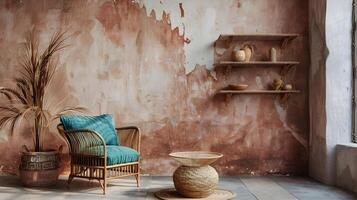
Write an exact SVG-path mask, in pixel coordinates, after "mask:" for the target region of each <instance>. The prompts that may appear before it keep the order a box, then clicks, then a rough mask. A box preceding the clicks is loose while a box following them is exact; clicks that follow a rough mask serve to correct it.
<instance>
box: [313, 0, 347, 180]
mask: <svg viewBox="0 0 357 200" xmlns="http://www.w3.org/2000/svg"><path fill="white" fill-rule="evenodd" d="M351 20H352V1H351V0H344V1H339V0H327V1H325V0H321V1H311V2H310V37H311V38H310V41H311V46H310V48H311V69H310V79H309V81H310V84H309V85H310V163H309V165H310V167H309V169H310V175H311V176H312V177H314V178H316V179H317V180H319V181H322V182H324V183H329V184H335V182H336V145H337V144H339V143H349V142H351V132H352V130H351V116H352V114H351V112H352V107H351V106H352V101H351V100H352V98H351V96H352V93H351V86H352V85H351V78H352V67H351V66H352V63H351V62H352V57H351V44H352V42H351V38H352V36H351V34H352V32H351V29H352V21H351ZM327 49H328V50H327ZM337 159H339V158H337Z"/></svg>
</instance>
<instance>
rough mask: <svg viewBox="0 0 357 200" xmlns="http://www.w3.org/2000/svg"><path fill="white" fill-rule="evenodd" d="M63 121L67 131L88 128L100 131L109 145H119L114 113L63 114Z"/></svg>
mask: <svg viewBox="0 0 357 200" xmlns="http://www.w3.org/2000/svg"><path fill="white" fill-rule="evenodd" d="M60 120H61V123H62V124H63V126H64V129H65V130H66V131H69V130H81V129H88V130H94V131H96V132H98V133H99V134H100V135H101V136H102V137H103V139H104V141H105V143H106V144H107V145H119V143H120V142H119V140H118V137H117V134H116V130H115V126H114V122H113V117H112V115H109V114H105V115H99V116H81V115H62V116H61V117H60Z"/></svg>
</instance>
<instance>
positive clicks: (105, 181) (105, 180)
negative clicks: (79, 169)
mask: <svg viewBox="0 0 357 200" xmlns="http://www.w3.org/2000/svg"><path fill="white" fill-rule="evenodd" d="M106 192H107V179H106V178H104V180H103V194H105V193H106Z"/></svg>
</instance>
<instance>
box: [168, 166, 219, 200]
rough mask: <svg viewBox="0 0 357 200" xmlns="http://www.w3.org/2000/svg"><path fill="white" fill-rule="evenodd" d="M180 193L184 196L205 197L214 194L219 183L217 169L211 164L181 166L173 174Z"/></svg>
mask: <svg viewBox="0 0 357 200" xmlns="http://www.w3.org/2000/svg"><path fill="white" fill-rule="evenodd" d="M173 181H174V184H175V188H176V190H177V192H178V193H180V194H181V195H182V196H184V197H190V198H203V197H207V196H209V195H210V194H212V193H213V192H214V190H215V188H216V185H217V183H218V174H217V171H216V170H215V169H214V168H213V167H211V166H209V165H206V166H202V167H188V166H180V167H179V168H177V169H176V171H175V172H174V175H173Z"/></svg>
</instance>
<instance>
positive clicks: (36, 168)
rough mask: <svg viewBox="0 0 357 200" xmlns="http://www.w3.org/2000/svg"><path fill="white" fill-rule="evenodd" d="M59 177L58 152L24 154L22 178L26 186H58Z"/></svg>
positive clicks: (21, 165)
mask: <svg viewBox="0 0 357 200" xmlns="http://www.w3.org/2000/svg"><path fill="white" fill-rule="evenodd" d="M58 175H59V153H58V151H55V150H53V151H47V152H23V153H22V155H21V164H20V178H21V182H22V183H23V184H24V185H25V186H29V187H36V186H50V185H54V184H56V182H57V180H58Z"/></svg>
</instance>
